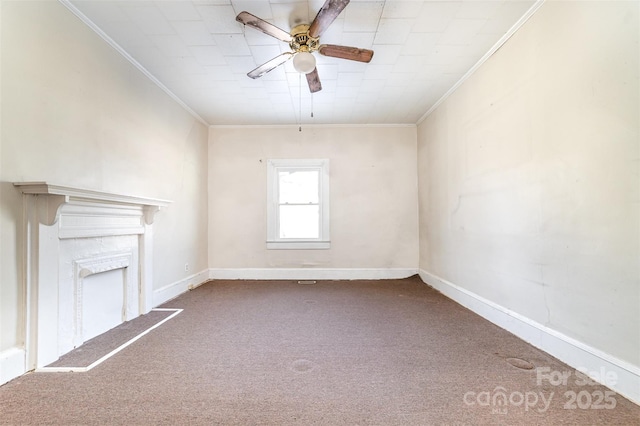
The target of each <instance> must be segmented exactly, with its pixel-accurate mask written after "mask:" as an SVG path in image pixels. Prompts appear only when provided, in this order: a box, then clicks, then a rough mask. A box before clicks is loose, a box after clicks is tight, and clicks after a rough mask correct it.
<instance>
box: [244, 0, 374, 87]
mask: <svg viewBox="0 0 640 426" xmlns="http://www.w3.org/2000/svg"><path fill="white" fill-rule="evenodd" d="M347 4H349V0H327V1H326V2H325V3H324V5H323V6H322V8H320V10H319V11H318V14H317V15H316V17H315V19H314V20H313V22H312V23H311V24H310V25H307V24H300V25H296V26H295V27H293V28H292V29H291V32H290V33H288V32H286V31H284V30H282V29H280V28H278V27H276V26H275V25H273V24H270V23H269V22H267V21H265V20H263V19H260V18H258V17H257V16H255V15H252V14H250V13H249V12H240V13H239V14H238V16H236V21H238V22H240V23H242V24H244V25H248V26H250V27H253V28H255V29H257V30H258V31H262V32H263V33H265V34H267V35H270V36H272V37H275V38H277V39H278V40H281V41H284V42H285V43H289V47H291V50H292V51H291V52H285V53H283V54H281V55H279V56H276V57H275V58H273V59H271V60H270V61H267V62H265V63H264V64H262V65H260V66H259V67H258V68H256V69H254V70H252V71H250V72H248V73H247V75H248V76H249V77H251V78H259V77H262V76H263V75H265V74H266V73H268V72H269V71H271V70H273V69H275V68H276V67H278V66H280V65H282V64H284V63H285V62H287V61H288V60H289V59H291V58H293V66H294V68H295V69H296V71H298V72H301V73H304V74H306V76H307V83H308V84H309V90H310V91H311V93H315V92H318V91H320V90H322V84H321V83H320V77H319V76H318V70H317V68H316V60H315V57H314V56H313V54H312V53H313V52H315V51H318V52H319V53H320V54H321V55H324V56H331V57H334V58H341V59H349V60H352V61H359V62H369V61H371V58H372V57H373V50H368V49H360V48H357V47H349V46H338V45H335V44H320V36H321V35H322V33H324V32H325V30H326V29H327V28H329V25H331V23H332V22H333V21H334V20H335V19H336V18H337V17H338V15H339V14H340V12H342V10H343V9H344V8H345V7H346V6H347Z"/></svg>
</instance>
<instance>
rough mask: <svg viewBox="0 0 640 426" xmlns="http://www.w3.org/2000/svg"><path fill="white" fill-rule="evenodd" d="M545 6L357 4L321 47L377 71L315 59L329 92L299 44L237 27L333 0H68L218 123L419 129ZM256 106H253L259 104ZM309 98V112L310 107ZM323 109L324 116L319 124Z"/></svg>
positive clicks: (508, 1)
mask: <svg viewBox="0 0 640 426" xmlns="http://www.w3.org/2000/svg"><path fill="white" fill-rule="evenodd" d="M534 2H535V0H495V1H493V0H424V1H423V0H386V1H383V0H379V1H375V0H373V1H372V0H352V1H351V2H350V3H349V4H348V5H347V7H346V8H345V10H344V11H343V12H342V13H341V14H340V15H339V16H338V17H337V19H336V20H335V21H334V22H333V23H332V24H331V25H330V26H329V27H328V29H327V30H326V31H325V32H324V33H323V34H322V37H321V40H320V42H321V43H330V44H338V45H344V46H352V47H359V48H365V49H372V50H373V51H374V52H375V53H374V55H373V59H372V60H371V62H370V63H362V62H357V61H349V60H344V59H340V58H334V57H325V56H322V55H320V54H319V53H315V54H314V56H316V60H317V69H318V75H319V77H320V81H321V83H322V90H321V91H320V92H318V93H316V94H314V95H311V94H310V93H309V90H308V85H307V82H306V78H304V76H302V75H300V74H298V73H297V72H296V71H295V70H294V69H293V66H292V61H288V62H286V63H285V64H283V65H282V66H279V67H276V68H275V69H274V70H272V71H271V72H269V73H267V74H265V75H264V76H262V77H261V78H258V79H252V78H249V77H248V76H247V72H249V71H251V70H252V69H254V68H255V67H257V66H258V65H259V64H262V63H265V62H266V61H268V60H270V59H272V58H273V57H276V56H278V55H279V54H281V53H282V52H286V51H290V47H289V45H288V44H287V43H284V42H282V41H280V40H278V39H276V38H274V37H271V36H269V35H267V34H264V33H262V32H260V31H257V30H255V29H254V28H251V27H246V28H245V27H244V26H243V25H242V24H240V23H238V22H237V21H236V20H235V17H236V15H237V14H238V13H239V12H241V11H242V10H246V11H248V12H250V13H252V14H254V15H256V16H258V17H260V18H262V19H265V20H266V21H267V22H271V23H272V24H274V25H276V26H278V27H280V28H282V29H283V30H285V31H287V32H288V31H290V28H291V27H292V26H295V25H297V24H299V23H301V22H304V23H309V22H310V21H311V20H312V19H313V18H314V17H315V16H316V14H317V12H318V10H319V9H320V8H321V7H322V5H323V4H324V3H325V0H308V1H305V0H270V1H266V0H255V1H254V0H157V1H142V0H100V1H85V0H68V2H63V4H65V5H67V6H69V7H70V8H73V7H75V8H77V9H78V10H79V11H80V12H81V13H82V14H84V15H85V16H86V19H88V20H90V21H91V22H92V23H93V25H95V26H97V27H99V28H100V29H101V30H102V31H103V32H104V33H105V34H106V35H107V37H109V38H110V39H112V40H113V41H114V42H115V43H116V44H118V45H119V46H120V48H121V49H122V50H124V51H125V52H126V54H127V55H128V57H130V58H133V60H134V61H136V62H138V63H139V64H140V65H142V66H143V67H144V68H145V69H146V70H147V71H148V72H149V73H151V74H152V75H153V76H154V77H155V78H156V79H157V80H159V81H160V82H162V84H163V85H164V86H165V87H167V88H168V89H169V90H170V91H171V92H172V93H173V94H174V95H175V96H176V97H178V98H180V99H181V100H182V101H183V102H185V103H186V104H187V105H189V107H190V108H191V109H192V110H194V111H196V112H197V114H198V115H199V116H200V117H202V118H203V119H204V120H206V121H207V122H208V123H210V124H236V125H240V124H292V123H297V122H299V120H300V117H299V116H298V114H299V113H300V110H302V113H303V116H302V122H303V123H305V124H307V123H314V124H315V123H317V124H326V123H334V124H342V123H344V124H347V123H355V122H357V123H403V124H415V121H416V120H418V119H419V118H420V117H422V116H423V115H424V113H425V111H427V110H428V109H429V108H431V106H432V105H433V104H434V103H435V102H437V101H438V100H439V99H440V98H441V97H442V96H443V95H444V94H445V93H446V92H447V91H448V90H449V89H450V88H451V87H452V86H453V85H454V84H455V83H456V82H458V81H459V80H460V78H461V77H462V76H463V75H464V74H465V73H466V72H467V71H468V70H469V69H470V68H471V67H472V66H473V65H474V64H475V63H476V62H477V61H478V60H479V59H480V58H481V57H482V56H484V55H485V54H486V53H487V51H489V49H490V48H491V47H492V46H493V45H494V44H495V43H496V42H497V40H498V39H500V37H502V35H503V34H505V32H506V31H508V30H509V29H510V28H511V27H512V26H513V25H514V24H515V23H516V22H517V21H518V20H519V19H520V18H521V17H522V16H523V15H524V14H525V13H527V11H528V10H529V8H530V7H532V6H533V4H534ZM247 99H249V102H247ZM300 102H302V105H299V103H300ZM312 109H313V111H314V117H313V118H311V117H310V112H311V110H312Z"/></svg>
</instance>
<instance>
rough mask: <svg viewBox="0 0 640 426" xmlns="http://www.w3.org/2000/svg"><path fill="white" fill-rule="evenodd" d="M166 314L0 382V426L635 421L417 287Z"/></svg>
mask: <svg viewBox="0 0 640 426" xmlns="http://www.w3.org/2000/svg"><path fill="white" fill-rule="evenodd" d="M164 307H167V308H181V309H184V311H183V312H182V313H181V314H180V315H177V316H176V317H175V318H173V319H171V320H170V321H167V322H166V323H164V324H162V325H161V326H160V327H158V328H156V329H154V330H152V331H151V332H150V333H149V334H147V335H145V336H143V337H142V338H141V339H139V340H138V341H136V342H135V343H133V344H131V345H130V346H128V347H127V348H125V349H124V350H122V351H121V352H119V353H117V354H116V355H115V356H113V357H112V358H110V359H108V360H107V361H106V362H104V363H103V364H100V365H99V366H97V367H95V368H94V369H92V370H90V371H88V372H86V373H32V374H27V375H25V376H23V377H20V378H18V379H15V380H13V381H11V382H9V383H8V384H6V385H4V386H2V387H0V424H3V425H6V424H25V425H31V424H55V425H74V424H96V425H98V424H99V425H105V424H121V425H125V424H126V425H177V424H179V425H189V424H191V425H211V424H224V425H231V424H242V425H428V424H455V425H463V424H549V425H560V424H592V425H603V424H612V425H613V424H615V425H640V406H638V405H635V404H633V403H631V402H629V401H628V400H626V399H625V398H623V397H622V396H620V395H616V394H615V393H613V392H611V391H610V390H608V389H607V388H604V387H602V386H600V385H595V384H589V383H584V382H585V380H583V379H584V376H581V375H579V374H578V373H576V372H575V371H574V370H573V369H572V368H570V367H568V366H567V365H565V364H562V363H560V362H559V361H557V360H556V359H554V358H552V357H550V356H549V355H547V354H545V353H544V352H541V351H539V350H537V349H535V348H533V347H532V346H530V345H528V344H526V343H524V342H523V341H521V340H519V339H518V338H516V337H514V336H513V335H511V334H509V333H507V332H505V331H504V330H502V329H500V328H498V327H496V326H494V325H492V324H490V323H489V322H487V321H485V320H483V319H482V318H480V317H478V316H477V315H475V314H473V313H471V312H470V311H468V310H466V309H464V308H462V307H461V306H459V305H457V304H456V303H454V302H452V301H450V300H449V299H447V298H445V297H444V296H442V295H441V294H439V293H438V292H436V291H434V290H432V289H431V288H429V287H428V286H427V285H425V284H424V283H422V281H421V280H420V279H419V278H418V277H411V278H408V279H404V280H385V281H319V282H318V283H317V284H313V285H301V284H298V283H297V282H291V281H212V282H209V283H206V284H204V285H203V286H201V287H198V288H197V289H195V290H193V291H190V292H188V293H186V294H184V295H182V296H180V297H179V298H177V299H174V300H173V301H171V302H169V303H167V304H166V305H165V306H164ZM105 340H108V341H112V340H113V339H111V338H110V339H105ZM563 373H564V374H565V376H562V374H563ZM561 377H566V380H565V382H566V384H563V383H560V384H558V382H556V381H554V380H555V379H557V378H561ZM560 381H561V380H560Z"/></svg>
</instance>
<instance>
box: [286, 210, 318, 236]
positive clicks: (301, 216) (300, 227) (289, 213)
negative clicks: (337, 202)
mask: <svg viewBox="0 0 640 426" xmlns="http://www.w3.org/2000/svg"><path fill="white" fill-rule="evenodd" d="M280 238H320V206H318V205H310V206H286V205H282V206H280Z"/></svg>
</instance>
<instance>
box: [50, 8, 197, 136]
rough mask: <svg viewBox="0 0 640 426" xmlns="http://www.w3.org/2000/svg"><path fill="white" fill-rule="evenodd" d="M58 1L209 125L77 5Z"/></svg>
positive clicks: (186, 109) (194, 116) (192, 113)
mask: <svg viewBox="0 0 640 426" xmlns="http://www.w3.org/2000/svg"><path fill="white" fill-rule="evenodd" d="M58 1H59V2H60V3H61V4H62V5H64V6H65V7H66V8H67V9H69V10H70V11H71V13H73V14H74V15H76V16H77V17H78V18H79V19H80V20H81V21H82V22H83V23H84V24H85V25H87V26H88V27H89V28H91V29H92V30H93V31H94V32H95V33H96V34H98V36H100V38H102V39H103V40H104V41H106V42H107V44H109V45H110V46H111V47H113V48H114V49H115V50H116V52H118V53H119V54H121V55H122V56H123V57H124V58H125V59H126V60H127V61H129V62H130V63H131V64H132V65H133V66H134V67H136V68H137V69H138V70H139V71H140V72H141V73H142V74H144V76H145V77H147V78H148V79H149V80H151V81H152V82H153V83H154V84H155V85H156V86H158V87H159V88H160V89H161V90H162V91H163V92H165V93H166V94H167V95H169V97H170V98H171V99H173V100H174V101H175V102H176V103H178V105H180V106H181V107H182V108H184V110H185V111H187V112H188V113H189V114H191V116H192V117H193V118H195V119H196V120H198V121H199V122H201V123H202V124H204V125H205V126H208V125H209V123H207V122H206V120H205V119H204V118H202V117H200V115H198V113H197V112H195V111H194V110H192V109H191V108H190V107H189V106H188V105H187V104H186V103H184V102H183V101H182V99H180V98H179V97H178V96H177V95H176V94H175V93H173V92H172V91H171V90H169V88H168V87H167V86H165V85H164V84H162V82H160V80H158V79H157V78H156V77H155V76H154V75H153V74H151V72H149V71H148V70H147V69H146V68H145V67H143V66H142V64H140V62H138V61H136V60H135V59H134V58H133V57H132V56H131V55H129V54H128V53H127V51H126V50H124V49H123V48H122V47H121V46H120V45H119V44H118V43H116V42H115V40H113V39H112V38H111V37H109V36H108V35H107V33H105V32H104V31H102V30H101V29H100V27H98V26H97V25H96V24H95V23H94V22H93V21H92V20H91V19H89V18H88V17H87V15H85V14H84V13H82V12H81V11H80V10H79V9H78V8H77V7H75V6H74V5H73V4H72V3H71V2H70V1H69V0H58Z"/></svg>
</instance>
